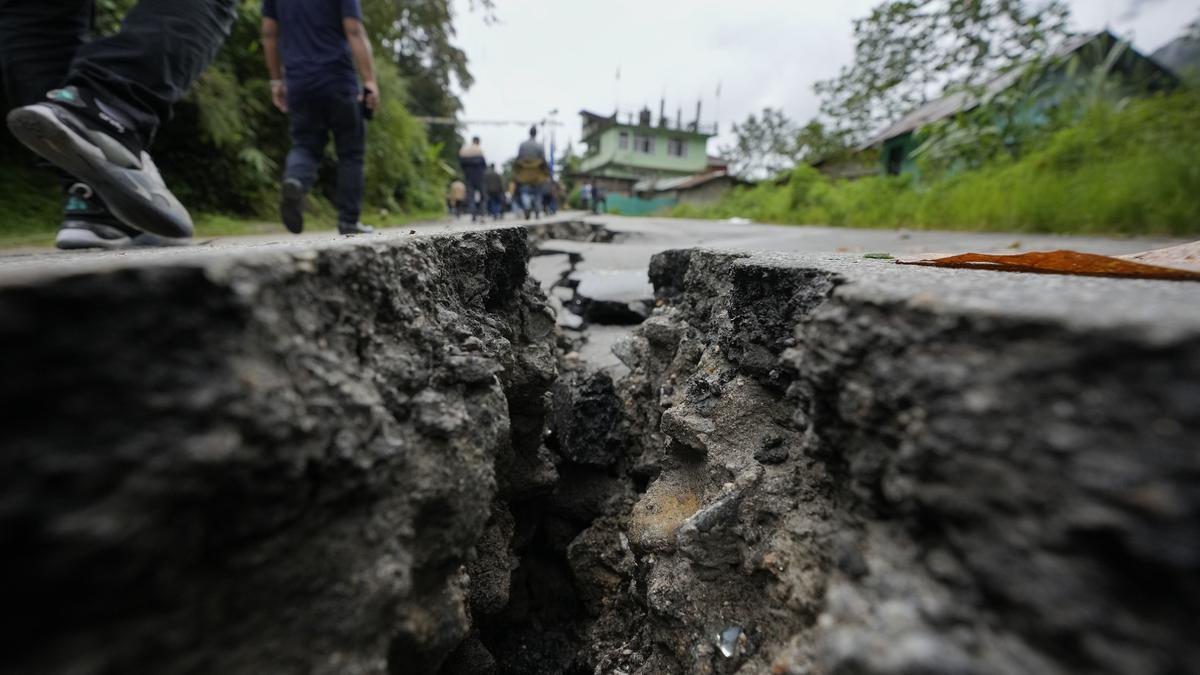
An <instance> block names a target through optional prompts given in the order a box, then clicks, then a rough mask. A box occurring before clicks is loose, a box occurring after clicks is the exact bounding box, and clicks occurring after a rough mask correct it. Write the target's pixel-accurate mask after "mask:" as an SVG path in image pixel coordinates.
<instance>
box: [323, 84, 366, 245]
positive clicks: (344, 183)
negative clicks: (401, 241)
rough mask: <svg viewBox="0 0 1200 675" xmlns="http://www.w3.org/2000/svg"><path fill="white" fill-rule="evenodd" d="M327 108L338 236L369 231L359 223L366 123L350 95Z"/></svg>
mask: <svg viewBox="0 0 1200 675" xmlns="http://www.w3.org/2000/svg"><path fill="white" fill-rule="evenodd" d="M330 105H331V108H330V116H331V119H330V122H331V126H332V129H333V143H334V148H335V149H336V150H337V160H338V164H337V168H338V170H337V174H338V184H337V210H338V231H339V232H341V233H342V234H361V233H366V232H370V228H367V227H365V226H363V225H362V224H361V223H359V219H360V218H362V201H363V191H364V189H365V183H366V178H365V170H364V164H365V162H366V155H367V121H366V119H364V118H363V113H362V106H361V104H360V103H359V102H358V98H357V97H356V96H354V95H349V96H341V97H337V98H335V99H333V100H332V101H331V102H330Z"/></svg>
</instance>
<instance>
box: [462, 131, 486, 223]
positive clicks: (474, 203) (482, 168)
mask: <svg viewBox="0 0 1200 675" xmlns="http://www.w3.org/2000/svg"><path fill="white" fill-rule="evenodd" d="M458 163H459V165H460V166H461V167H462V170H463V176H464V177H465V178H466V179H467V203H468V204H469V205H470V208H471V222H472V223H474V222H476V221H478V220H479V219H481V218H483V201H484V194H485V188H484V185H483V177H484V174H486V173H487V160H486V159H484V157H483V146H481V145H480V141H479V137H478V136H476V137H475V138H472V139H471V142H470V143H469V144H467V145H464V146H463V147H462V150H459V152H458Z"/></svg>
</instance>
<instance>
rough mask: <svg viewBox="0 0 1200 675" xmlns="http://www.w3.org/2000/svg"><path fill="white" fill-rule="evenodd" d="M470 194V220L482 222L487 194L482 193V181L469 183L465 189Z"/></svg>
mask: <svg viewBox="0 0 1200 675" xmlns="http://www.w3.org/2000/svg"><path fill="white" fill-rule="evenodd" d="M467 189H468V190H469V191H470V193H471V220H472V221H475V220H483V218H484V202H485V200H486V197H485V196H484V195H486V194H487V193H486V192H484V188H483V181H477V182H474V183H471V186H470V187H469V188H467Z"/></svg>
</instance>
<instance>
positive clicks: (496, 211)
mask: <svg viewBox="0 0 1200 675" xmlns="http://www.w3.org/2000/svg"><path fill="white" fill-rule="evenodd" d="M483 189H484V192H486V193H487V205H488V214H489V215H491V217H492V218H493V219H494V220H500V218H501V215H502V214H503V213H504V179H503V178H501V177H500V174H499V173H497V172H496V165H495V164H489V165H488V168H487V172H486V173H484V174H483Z"/></svg>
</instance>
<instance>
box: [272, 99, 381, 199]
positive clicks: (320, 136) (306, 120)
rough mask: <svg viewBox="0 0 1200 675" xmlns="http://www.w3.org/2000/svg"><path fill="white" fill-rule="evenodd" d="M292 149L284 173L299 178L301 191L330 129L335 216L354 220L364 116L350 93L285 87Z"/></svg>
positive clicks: (364, 145) (307, 184) (313, 171)
mask: <svg viewBox="0 0 1200 675" xmlns="http://www.w3.org/2000/svg"><path fill="white" fill-rule="evenodd" d="M288 115H289V117H290V129H291V134H292V150H291V152H289V153H288V156H287V168H286V169H285V170H284V177H285V178H295V179H296V180H298V181H300V184H301V185H303V186H304V190H305V191H306V192H307V191H308V190H310V189H312V185H313V183H314V182H315V181H316V180H317V169H318V168H320V166H321V158H322V157H324V156H325V145H326V144H327V143H328V141H329V135H330V134H331V133H332V134H333V147H334V150H336V151H337V160H338V163H337V169H338V171H337V199H336V200H335V205H336V206H337V210H338V221H339V222H343V223H357V222H358V219H359V218H360V217H361V216H362V200H363V185H364V181H365V177H364V172H363V161H364V159H365V157H366V151H367V122H366V120H365V119H363V115H362V104H361V103H359V101H358V97H357V96H356V95H354V94H337V93H296V92H289V93H288Z"/></svg>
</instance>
